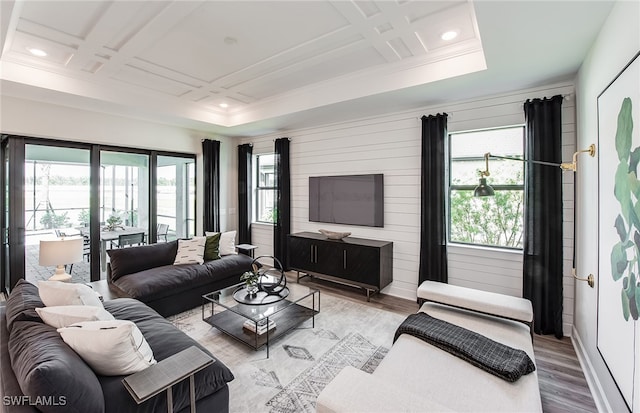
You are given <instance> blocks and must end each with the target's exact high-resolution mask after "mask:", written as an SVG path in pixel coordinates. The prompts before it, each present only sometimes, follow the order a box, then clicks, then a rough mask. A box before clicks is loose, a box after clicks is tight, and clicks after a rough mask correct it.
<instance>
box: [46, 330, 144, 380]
mask: <svg viewBox="0 0 640 413" xmlns="http://www.w3.org/2000/svg"><path fill="white" fill-rule="evenodd" d="M58 332H59V333H60V335H61V336H62V339H63V340H64V342H65V343H67V344H68V345H69V347H71V348H72V349H73V350H74V351H75V352H76V353H78V355H79V356H80V357H82V359H83V360H84V361H85V362H86V363H87V364H88V365H89V366H90V367H91V368H92V369H93V370H94V371H95V372H96V373H98V374H101V375H103V376H120V375H125V374H132V373H136V372H138V371H141V370H144V369H146V368H147V367H149V366H151V365H153V364H156V360H155V358H154V357H153V351H152V350H151V347H150V346H149V343H147V340H145V338H144V336H143V335H142V332H141V331H140V329H139V328H138V326H136V325H135V324H134V323H133V322H131V321H129V320H113V321H83V322H81V323H75V324H72V325H70V326H69V327H64V328H59V329H58Z"/></svg>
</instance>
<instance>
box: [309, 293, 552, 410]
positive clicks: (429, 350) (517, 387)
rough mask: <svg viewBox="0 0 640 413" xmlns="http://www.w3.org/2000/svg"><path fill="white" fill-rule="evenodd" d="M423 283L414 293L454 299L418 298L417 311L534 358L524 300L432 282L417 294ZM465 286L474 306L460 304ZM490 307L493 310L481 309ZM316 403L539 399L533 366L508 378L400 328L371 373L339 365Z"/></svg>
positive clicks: (487, 403) (354, 405) (510, 403)
mask: <svg viewBox="0 0 640 413" xmlns="http://www.w3.org/2000/svg"><path fill="white" fill-rule="evenodd" d="M424 287H425V289H423V291H422V292H421V293H422V294H423V295H426V296H427V297H422V298H428V299H432V300H434V299H437V300H438V301H441V302H442V301H444V302H446V301H448V300H452V304H454V305H456V307H454V306H451V305H445V304H439V303H434V302H426V303H424V304H423V305H422V307H421V308H420V312H424V313H427V314H429V315H431V316H432V317H435V318H437V319H440V320H445V321H447V322H449V323H451V324H453V325H455V326H461V327H464V328H465V329H468V330H471V331H473V332H476V333H479V334H481V335H483V336H485V337H488V338H490V339H492V340H494V341H496V342H498V343H502V344H505V345H507V346H509V347H512V348H515V349H520V350H523V351H524V352H526V354H527V355H528V356H529V358H530V359H531V360H532V361H533V362H534V363H535V358H534V354H533V343H532V340H531V334H530V329H529V326H528V324H529V322H530V321H531V319H532V316H533V313H532V311H531V304H530V302H529V301H528V300H525V299H522V298H517V297H506V296H501V295H499V294H493V293H487V294H488V295H487V296H485V298H486V299H488V300H490V299H492V298H493V299H494V301H492V302H491V303H489V301H485V300H483V299H482V297H483V292H481V291H476V290H469V289H466V288H462V287H455V288H453V289H451V290H447V288H446V287H444V288H438V287H441V286H435V287H436V290H437V291H436V292H433V293H432V292H429V293H427V294H425V291H428V290H429V289H428V287H429V286H428V285H425V286H424ZM448 294H453V295H454V296H452V297H447V295H448ZM467 294H468V296H469V297H470V300H469V302H468V304H469V307H472V308H476V309H477V310H478V311H473V310H469V309H465V308H461V307H464V306H465V301H464V296H465V295H467ZM496 298H498V299H499V300H497V301H496V300H495V299H496ZM512 304H514V305H515V306H512ZM492 305H495V307H494V308H491V306H492ZM478 306H479V307H481V308H478ZM527 308H528V310H527ZM479 311H482V312H479ZM490 312H494V313H499V314H498V315H493V314H487V313H490ZM505 313H506V314H505ZM505 316H506V317H508V318H512V319H505V318H504V317H505ZM522 318H524V319H525V320H521V319H522ZM316 410H317V412H319V413H330V412H364V411H367V412H397V411H407V412H442V411H473V412H482V411H483V412H540V411H542V404H541V400H540V390H539V387H538V376H537V374H536V371H534V372H532V373H529V374H527V375H524V376H522V377H520V378H519V379H518V380H517V381H515V382H508V381H506V380H503V379H502V378H499V377H497V376H495V375H492V374H490V373H488V372H486V371H485V370H482V369H480V368H478V367H476V366H474V365H472V364H470V363H468V362H467V361H465V360H462V359H460V358H458V357H456V356H454V355H452V354H449V353H448V352H445V351H443V350H441V349H439V348H437V347H435V346H434V345H431V344H428V343H426V342H424V341H422V340H420V339H419V338H416V337H414V336H412V335H408V334H402V335H400V336H399V338H398V339H397V341H396V342H395V343H394V345H393V346H392V348H391V350H390V351H389V353H388V354H387V356H386V357H385V358H384V359H383V360H382V362H381V363H380V365H379V366H378V368H377V369H376V370H375V371H374V373H373V374H368V373H365V372H363V371H360V370H357V369H355V368H352V367H347V368H345V369H343V370H342V371H341V372H340V373H339V374H338V376H337V377H336V378H335V379H334V380H333V381H332V382H331V383H330V384H329V385H328V386H327V387H325V388H324V390H323V391H322V392H321V393H320V395H319V397H318V399H317V402H316Z"/></svg>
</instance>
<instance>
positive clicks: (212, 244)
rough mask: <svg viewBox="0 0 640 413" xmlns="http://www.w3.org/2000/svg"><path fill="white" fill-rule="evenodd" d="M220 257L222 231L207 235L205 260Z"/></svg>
mask: <svg viewBox="0 0 640 413" xmlns="http://www.w3.org/2000/svg"><path fill="white" fill-rule="evenodd" d="M219 258H220V233H217V234H214V235H209V236H207V242H206V244H204V260H205V261H211V260H217V259H219Z"/></svg>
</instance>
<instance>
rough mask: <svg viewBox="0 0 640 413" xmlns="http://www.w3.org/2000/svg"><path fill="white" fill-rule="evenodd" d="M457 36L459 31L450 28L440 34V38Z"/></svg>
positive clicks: (449, 38) (450, 38)
mask: <svg viewBox="0 0 640 413" xmlns="http://www.w3.org/2000/svg"><path fill="white" fill-rule="evenodd" d="M456 37H458V32H456V31H454V30H449V31H448V32H444V33H442V35H441V36H440V38H441V39H442V40H453V39H455V38H456Z"/></svg>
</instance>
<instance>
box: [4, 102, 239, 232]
mask: <svg viewBox="0 0 640 413" xmlns="http://www.w3.org/2000/svg"><path fill="white" fill-rule="evenodd" d="M1 103H2V104H1V105H0V121H1V122H2V123H1V124H0V132H2V133H6V134H15V135H24V136H30V137H36V138H51V139H59V140H65V141H74V142H86V143H97V144H104V145H115V146H122V147H129V148H142V149H156V150H165V151H174V152H181V153H189V154H195V155H196V163H197V168H198V170H197V191H198V194H202V188H203V186H202V185H203V179H202V143H201V140H202V139H204V138H212V139H217V140H219V141H221V144H220V146H221V149H220V150H221V156H220V158H221V171H223V173H224V172H226V171H229V176H225V177H223V178H221V180H220V185H221V194H220V198H221V200H220V202H221V215H222V216H221V224H222V229H233V228H235V227H236V225H237V217H236V216H235V204H236V203H237V196H235V195H234V194H235V193H237V186H236V185H234V184H232V183H233V182H235V176H236V172H234V171H236V170H237V167H236V166H235V165H236V161H235V158H237V155H235V153H236V149H235V145H233V143H232V139H230V138H223V137H219V136H211V135H207V134H204V133H202V132H199V131H194V130H189V129H184V128H178V127H174V126H167V125H163V124H159V123H153V122H148V121H144V120H138V119H132V118H126V117H122V116H113V115H108V114H104V113H98V112H91V111H85V110H80V109H74V108H68V107H64V106H58V105H52V104H49V103H41V102H35V101H31V100H24V99H19V98H14V97H8V96H2V102H1ZM234 191H235V192H234ZM202 211H203V209H202V197H201V196H199V197H198V204H197V209H196V217H197V225H198V226H197V228H196V231H197V232H198V233H201V231H202Z"/></svg>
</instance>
